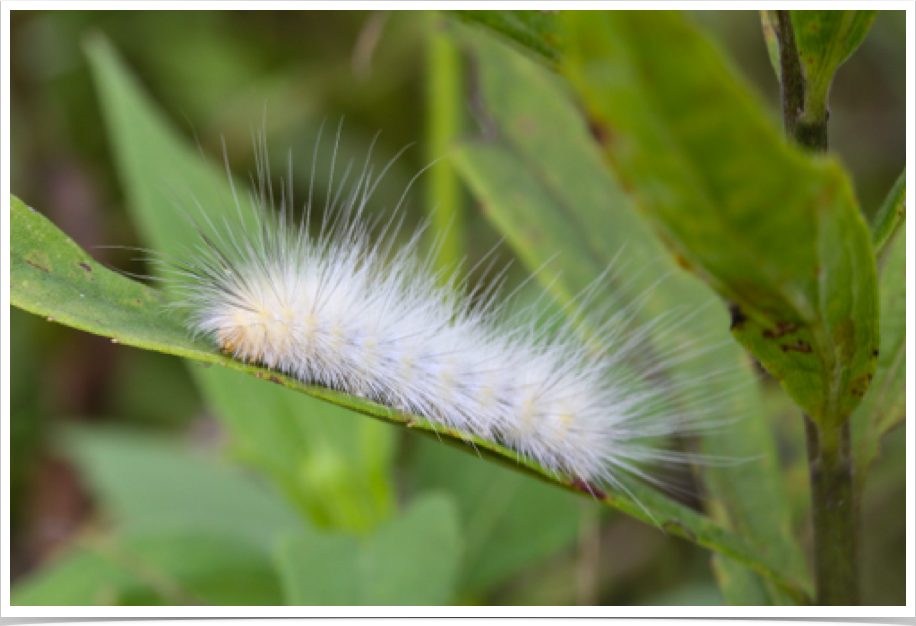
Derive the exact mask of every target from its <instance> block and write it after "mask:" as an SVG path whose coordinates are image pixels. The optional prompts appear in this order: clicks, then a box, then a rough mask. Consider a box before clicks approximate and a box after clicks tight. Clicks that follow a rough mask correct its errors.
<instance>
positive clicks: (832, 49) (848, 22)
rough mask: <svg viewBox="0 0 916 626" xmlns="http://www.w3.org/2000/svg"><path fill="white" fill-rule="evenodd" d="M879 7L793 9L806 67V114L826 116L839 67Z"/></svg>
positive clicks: (860, 37)
mask: <svg viewBox="0 0 916 626" xmlns="http://www.w3.org/2000/svg"><path fill="white" fill-rule="evenodd" d="M877 14H878V12H877V11H792V27H793V29H794V30H795V43H796V45H797V46H798V54H799V58H800V60H801V62H802V67H804V69H805V117H806V118H808V119H824V116H825V112H826V110H827V96H828V95H829V92H830V85H831V84H832V83H833V76H834V74H836V71H837V68H838V67H839V66H840V65H841V64H842V63H843V62H844V61H845V60H846V59H848V58H849V56H850V55H851V54H852V53H853V52H855V50H856V48H858V47H859V44H861V43H862V41H863V40H864V39H865V36H866V35H867V34H868V29H869V28H871V24H872V22H873V21H874V20H875V16H876V15H877Z"/></svg>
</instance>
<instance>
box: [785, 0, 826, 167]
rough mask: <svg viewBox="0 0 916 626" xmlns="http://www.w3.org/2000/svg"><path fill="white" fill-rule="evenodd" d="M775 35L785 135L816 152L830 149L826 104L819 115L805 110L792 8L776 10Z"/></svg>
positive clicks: (803, 76) (803, 74) (801, 73)
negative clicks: (828, 146)
mask: <svg viewBox="0 0 916 626" xmlns="http://www.w3.org/2000/svg"><path fill="white" fill-rule="evenodd" d="M776 38H777V39H778V40H779V66H780V71H781V78H782V81H781V90H782V91H781V95H782V118H783V122H784V124H785V130H786V136H788V137H790V138H791V139H792V140H793V141H794V142H795V143H797V144H798V145H800V146H802V147H803V148H807V149H808V150H813V151H815V152H826V151H827V119H828V117H829V116H828V114H827V108H826V106H825V107H823V110H822V111H820V112H819V113H818V114H817V115H814V116H812V115H811V114H810V113H811V112H806V110H805V102H806V100H805V96H806V82H805V72H804V70H803V69H802V64H801V59H800V57H799V55H798V46H797V45H796V43H795V29H794V28H793V27H792V16H791V14H790V12H789V11H776Z"/></svg>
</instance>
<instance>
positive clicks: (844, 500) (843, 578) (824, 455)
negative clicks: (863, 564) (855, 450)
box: [805, 415, 859, 606]
mask: <svg viewBox="0 0 916 626" xmlns="http://www.w3.org/2000/svg"><path fill="white" fill-rule="evenodd" d="M850 431H851V428H850V424H849V420H846V421H845V422H844V423H843V425H842V426H840V427H839V428H837V429H832V428H822V427H819V426H818V425H817V424H815V423H814V421H813V420H812V419H811V418H810V417H808V416H807V415H805V432H806V435H807V440H808V471H809V473H810V477H811V512H812V525H813V528H814V574H815V580H816V588H817V603H818V604H820V605H846V606H850V605H857V604H859V532H858V531H859V529H858V522H859V516H858V512H859V507H858V498H857V495H856V491H855V486H854V480H855V465H854V463H853V459H852V450H851V441H850V440H851V437H850Z"/></svg>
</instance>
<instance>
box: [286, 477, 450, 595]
mask: <svg viewBox="0 0 916 626" xmlns="http://www.w3.org/2000/svg"><path fill="white" fill-rule="evenodd" d="M460 553H461V541H460V536H459V526H458V517H457V512H456V511H455V506H454V504H453V503H452V502H451V500H450V499H448V498H447V497H445V496H441V495H429V496H424V497H422V498H420V499H419V500H417V501H415V502H414V503H413V504H412V505H411V507H410V508H409V509H407V511H406V512H405V513H404V514H403V515H402V516H400V517H398V518H396V519H394V520H391V521H390V522H388V523H387V524H385V525H384V526H382V527H380V528H379V529H378V530H377V532H376V533H375V534H374V535H372V536H371V537H369V538H367V539H357V538H354V537H347V536H343V535H325V534H319V533H309V534H305V535H293V536H289V537H287V538H286V539H284V540H283V541H281V542H280V543H279V544H278V546H277V551H276V562H277V568H278V570H279V572H280V576H281V579H282V580H283V587H284V589H285V593H286V599H287V604H293V605H348V606H379V605H436V604H445V603H448V602H449V601H450V600H451V599H452V597H453V594H454V590H455V582H456V579H457V573H458V563H459V557H460Z"/></svg>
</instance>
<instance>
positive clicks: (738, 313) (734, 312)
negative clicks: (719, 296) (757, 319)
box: [728, 302, 747, 330]
mask: <svg viewBox="0 0 916 626" xmlns="http://www.w3.org/2000/svg"><path fill="white" fill-rule="evenodd" d="M728 312H729V313H731V316H732V323H731V325H730V326H729V327H728V329H729V330H735V329H736V328H737V329H739V330H740V329H741V327H742V326H743V325H744V322H746V321H747V316H746V315H745V314H744V312H743V311H742V310H741V307H740V306H738V305H737V304H736V303H734V302H732V303H731V304H730V305H728Z"/></svg>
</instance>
